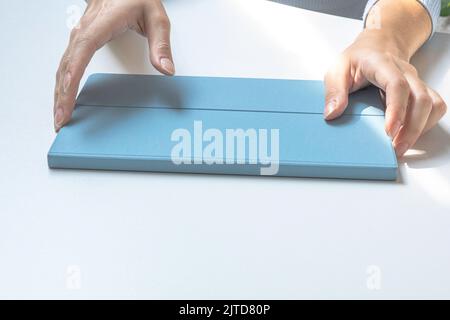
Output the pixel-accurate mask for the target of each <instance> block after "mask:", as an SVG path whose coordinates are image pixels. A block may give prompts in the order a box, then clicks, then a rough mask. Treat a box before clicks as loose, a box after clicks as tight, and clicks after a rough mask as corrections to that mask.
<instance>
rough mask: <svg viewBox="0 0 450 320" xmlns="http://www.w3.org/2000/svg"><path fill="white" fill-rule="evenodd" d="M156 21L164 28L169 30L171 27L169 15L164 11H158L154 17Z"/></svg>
mask: <svg viewBox="0 0 450 320" xmlns="http://www.w3.org/2000/svg"><path fill="white" fill-rule="evenodd" d="M153 20H154V23H155V24H156V25H157V26H158V27H159V28H162V29H165V30H168V29H170V20H169V18H168V17H167V15H165V14H163V13H158V14H156V15H155V16H154V17H153Z"/></svg>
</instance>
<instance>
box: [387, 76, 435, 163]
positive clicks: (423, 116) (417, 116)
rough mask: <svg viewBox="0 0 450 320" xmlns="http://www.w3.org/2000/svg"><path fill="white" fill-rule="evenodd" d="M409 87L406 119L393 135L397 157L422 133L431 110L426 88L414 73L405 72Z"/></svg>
mask: <svg viewBox="0 0 450 320" xmlns="http://www.w3.org/2000/svg"><path fill="white" fill-rule="evenodd" d="M405 76H406V78H407V80H408V83H409V85H410V87H411V99H410V105H409V108H408V114H407V115H406V121H405V124H404V126H403V127H402V128H401V130H400V132H399V134H398V135H397V136H396V137H395V140H394V148H395V152H396V154H397V156H398V157H401V156H403V155H404V154H405V152H406V151H408V149H409V148H410V147H412V146H413V145H414V144H415V143H416V141H417V139H418V138H419V137H420V135H421V134H422V132H423V130H424V128H425V125H426V124H427V121H428V118H429V116H430V113H431V110H432V99H431V97H430V95H429V93H428V88H427V87H426V85H425V84H424V83H423V82H422V80H420V79H419V78H418V77H417V76H416V75H411V74H408V73H405Z"/></svg>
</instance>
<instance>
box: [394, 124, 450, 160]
mask: <svg viewBox="0 0 450 320" xmlns="http://www.w3.org/2000/svg"><path fill="white" fill-rule="evenodd" d="M449 154H450V134H449V133H448V132H447V131H446V130H445V129H444V128H443V127H442V126H440V125H438V126H436V127H435V128H433V129H432V130H430V131H429V132H427V133H426V134H425V135H424V136H422V137H421V138H420V139H419V141H417V143H416V145H415V146H414V148H413V149H412V150H411V151H410V152H408V153H407V154H406V155H405V156H404V157H403V159H401V161H400V163H406V164H407V165H408V167H410V168H414V169H423V168H437V167H440V166H443V165H445V164H447V163H448V161H449V159H450V156H449Z"/></svg>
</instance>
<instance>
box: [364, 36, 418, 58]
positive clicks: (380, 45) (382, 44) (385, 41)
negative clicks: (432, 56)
mask: <svg viewBox="0 0 450 320" xmlns="http://www.w3.org/2000/svg"><path fill="white" fill-rule="evenodd" d="M356 42H357V43H358V44H359V45H361V46H363V47H365V48H370V49H371V50H374V51H383V52H384V53H386V54H389V55H392V56H395V57H398V58H400V59H402V60H404V61H408V62H409V60H410V59H411V57H412V55H413V54H414V52H413V49H412V48H411V46H410V45H409V44H408V43H406V42H405V41H403V39H402V38H401V37H398V36H397V35H396V32H394V31H392V30H389V29H386V28H385V29H369V28H367V29H364V30H363V31H362V32H361V33H360V34H359V36H358V38H357V39H356Z"/></svg>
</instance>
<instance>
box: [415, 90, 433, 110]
mask: <svg viewBox="0 0 450 320" xmlns="http://www.w3.org/2000/svg"><path fill="white" fill-rule="evenodd" d="M415 100H416V103H417V104H418V105H419V106H420V107H421V108H427V109H430V110H431V108H432V103H433V100H432V99H431V97H430V95H429V94H428V93H427V92H425V91H421V92H418V93H416V94H415Z"/></svg>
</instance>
